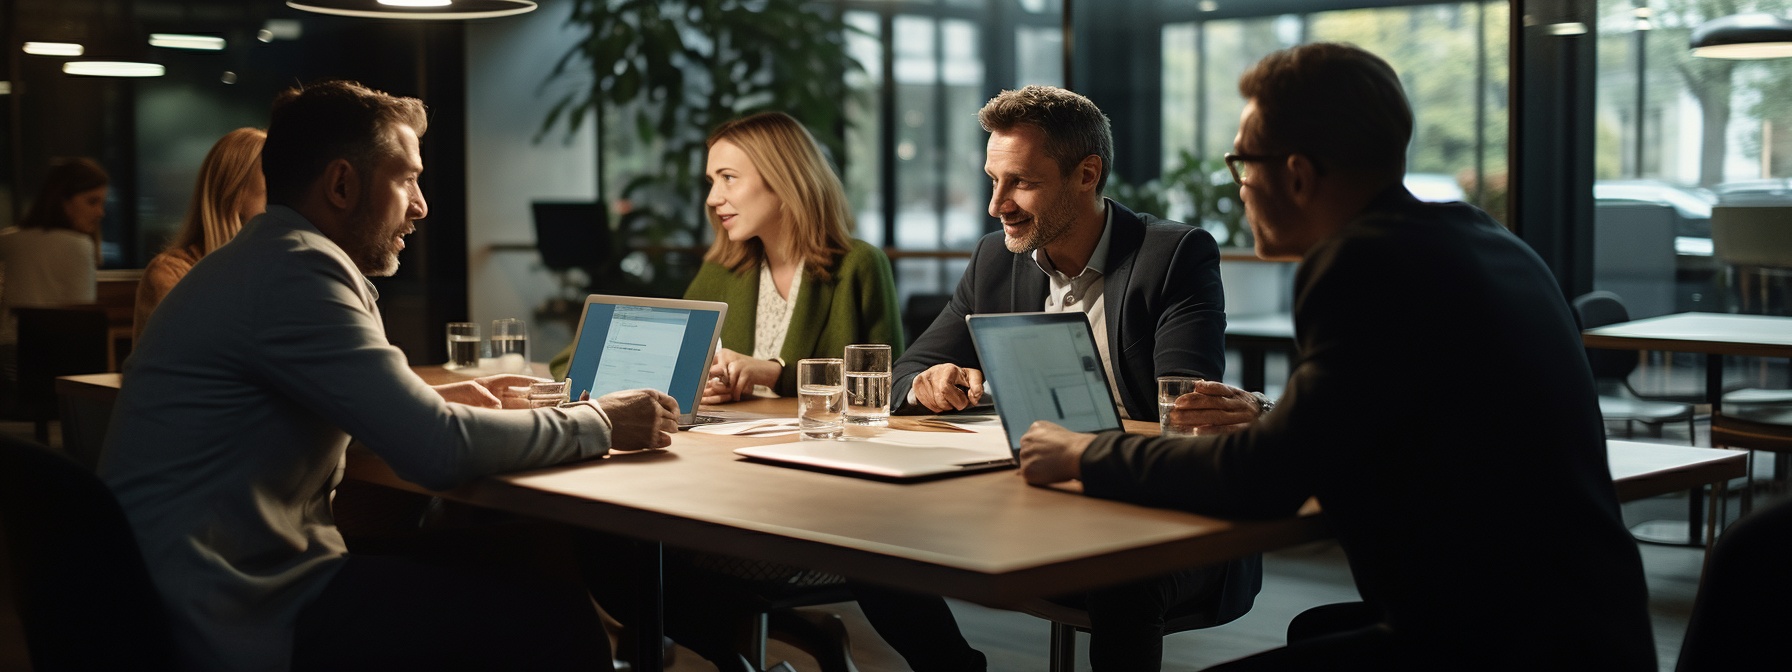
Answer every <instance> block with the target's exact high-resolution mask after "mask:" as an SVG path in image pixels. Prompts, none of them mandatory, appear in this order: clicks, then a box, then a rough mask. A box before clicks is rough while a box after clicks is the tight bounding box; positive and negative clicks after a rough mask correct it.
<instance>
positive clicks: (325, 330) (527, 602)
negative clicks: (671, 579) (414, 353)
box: [100, 81, 677, 670]
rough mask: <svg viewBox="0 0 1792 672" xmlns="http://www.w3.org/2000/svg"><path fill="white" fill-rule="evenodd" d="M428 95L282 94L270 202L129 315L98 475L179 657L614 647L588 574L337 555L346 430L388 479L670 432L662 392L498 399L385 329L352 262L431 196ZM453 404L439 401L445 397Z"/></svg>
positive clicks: (390, 259) (670, 405) (337, 660)
mask: <svg viewBox="0 0 1792 672" xmlns="http://www.w3.org/2000/svg"><path fill="white" fill-rule="evenodd" d="M426 127H427V117H426V116H425V113H424V109H423V105H422V103H421V102H420V101H417V100H416V99H410V98H398V97H394V96H390V95H387V94H384V93H380V92H376V91H372V90H370V89H367V88H365V87H362V86H360V85H358V84H354V83H350V82H340V81H338V82H324V83H320V84H315V85H311V86H308V87H302V88H299V89H294V90H291V91H288V92H286V93H284V94H282V95H281V96H280V98H279V99H277V100H276V101H275V105H274V110H273V118H272V122H271V123H270V124H269V128H268V138H267V144H266V147H265V149H264V150H263V156H262V171H263V174H264V175H265V177H266V178H267V190H268V212H267V213H266V214H263V215H261V216H259V217H257V218H255V219H254V220H252V221H250V222H249V223H248V224H247V225H246V226H244V227H243V230H242V232H241V233H240V234H238V235H237V237H236V238H235V239H234V240H232V241H231V242H230V243H229V244H227V245H225V246H223V247H221V248H219V249H218V250H217V251H216V252H213V253H212V254H210V255H208V256H207V257H206V258H205V259H204V260H202V261H201V262H200V263H199V264H198V265H196V266H195V267H194V268H193V271H192V272H191V273H190V274H188V275H187V276H186V277H185V278H184V279H183V280H182V281H181V282H180V284H178V285H176V286H175V288H174V289H173V291H171V292H170V293H169V294H168V297H167V299H166V300H165V301H164V302H163V303H162V305H161V307H159V308H158V309H157V310H156V313H155V316H154V317H152V318H151V320H150V321H149V324H148V326H147V327H146V328H145V330H144V333H143V337H142V340H141V341H140V342H139V343H138V344H137V349H136V352H135V353H134V354H133V355H132V357H131V359H130V360H129V361H128V362H127V363H126V365H125V371H124V386H123V389H122V390H121V391H120V393H119V398H118V404H117V407H116V410H115V412H114V415H113V419H112V429H111V432H110V436H109V438H108V440H107V443H106V447H105V452H104V454H103V456H102V459H101V464H100V475H101V476H102V478H104V479H105V481H106V483H107V484H108V485H110V486H111V487H112V490H113V492H114V493H116V494H117V496H118V500H119V503H120V504H121V505H122V506H123V508H124V511H125V514H126V516H127V517H128V518H129V519H130V522H131V526H132V528H133V529H134V531H135V533H136V536H137V541H138V544H139V545H140V546H141V547H142V550H143V555H144V560H145V562H146V563H147V564H148V567H149V571H150V575H151V576H152V578H153V579H154V580H155V583H156V587H157V588H158V589H159V590H160V592H161V595H162V598H163V601H164V603H165V604H166V605H167V607H168V611H169V615H170V621H171V626H172V630H173V634H174V637H175V639H176V644H177V646H178V648H179V651H180V654H181V656H182V663H183V667H187V668H194V669H219V670H223V669H231V670H246V669H257V670H262V669H268V670H280V669H288V668H301V669H302V668H309V667H320V668H345V667H353V668H388V669H389V668H392V667H395V666H396V667H407V668H410V667H416V668H432V669H445V668H460V667H468V666H471V667H484V668H495V667H511V668H519V669H520V668H532V669H541V668H564V667H590V668H597V667H605V668H607V666H608V665H609V655H608V643H607V642H606V641H605V640H604V639H603V637H602V635H601V630H600V629H599V628H598V624H597V623H598V621H597V617H596V615H595V613H594V610H593V609H592V607H591V602H590V599H589V597H588V596H586V595H585V594H584V593H583V591H580V590H577V589H576V588H573V589H570V590H568V589H559V588H556V587H554V586H550V585H547V584H545V583H541V584H537V583H529V582H527V581H525V580H521V579H518V578H516V577H478V576H475V575H471V574H465V573H462V572H460V571H456V570H449V569H443V568H439V567H433V566H428V565H424V564H421V563H416V562H413V561H409V560H404V559H397V558H386V557H364V556H360V555H353V554H350V553H348V551H347V548H346V546H345V545H344V542H343V538H342V534H341V533H340V532H339V531H338V530H337V528H336V525H335V520H334V517H333V514H332V512H331V495H332V492H333V490H334V488H335V486H336V484H337V483H338V482H340V481H341V479H342V467H343V455H344V450H345V449H346V448H347V446H348V443H349V438H350V437H351V436H352V437H354V438H355V439H357V440H359V441H360V442H361V443H363V444H365V445H366V446H367V447H368V448H370V449H372V450H373V451H374V452H375V453H377V454H378V455H379V456H380V457H381V458H383V459H384V460H385V461H386V463H387V464H389V465H391V467H392V468H393V470H394V471H396V472H397V473H398V475H399V476H401V477H403V478H405V479H406V480H409V481H412V482H415V483H417V484H420V485H423V486H425V487H429V488H438V489H445V488H450V487H453V486H455V485H457V484H460V483H463V482H466V481H468V480H470V479H473V478H476V477H479V476H483V475H487V474H494V473H500V472H505V471H512V470H517V469H525V468H530V467H541V466H547V465H552V464H556V463H561V462H567V461H572V460H582V459H590V458H595V457H599V456H602V455H604V454H605V453H606V452H608V451H610V450H612V449H616V450H637V449H646V448H659V447H665V446H667V445H669V443H670V441H671V438H670V436H669V434H668V432H672V431H676V422H677V403H676V402H674V401H673V400H672V399H671V398H670V397H667V396H666V395H664V394H661V393H658V392H653V391H647V390H636V391H629V392H621V393H617V394H614V395H610V396H606V397H603V398H600V399H598V400H596V401H595V402H583V403H575V404H570V405H567V406H563V407H559V408H542V409H534V410H498V409H497V406H498V404H497V398H496V396H495V395H494V394H493V391H494V390H495V389H497V388H498V387H500V386H501V385H503V384H505V383H506V382H509V381H506V380H502V379H481V380H476V381H465V382H462V383H457V384H452V385H448V386H443V387H441V388H437V389H432V388H431V387H430V386H429V385H427V384H425V383H424V382H423V381H422V380H421V379H420V378H418V377H417V375H416V374H414V373H413V372H412V371H411V370H410V369H409V368H408V366H407V363H406V361H405V357H404V355H403V353H401V352H400V351H399V350H398V349H397V348H394V347H392V346H391V345H389V344H388V343H387V340H386V334H385V329H384V325H383V324H382V323H381V321H380V314H379V310H378V308H377V307H376V305H375V300H376V299H377V298H378V297H377V293H376V292H375V290H374V287H373V285H372V284H371V283H370V282H368V280H367V277H366V276H383V275H391V274H392V273H393V272H394V271H395V270H397V267H398V253H399V251H400V250H402V249H404V239H403V237H404V236H405V235H407V234H409V233H411V232H412V231H413V230H415V222H416V220H420V219H422V218H423V217H424V216H425V215H426V214H427V212H428V206H427V204H426V203H425V201H424V199H423V194H422V191H421V189H420V188H419V186H418V181H417V178H418V175H419V174H420V173H421V172H422V170H423V163H422V157H421V155H420V154H419V151H418V138H419V137H420V136H421V135H422V134H423V133H424V131H425V130H426ZM451 400H452V401H451Z"/></svg>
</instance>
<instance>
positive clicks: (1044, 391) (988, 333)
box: [975, 314, 1120, 445]
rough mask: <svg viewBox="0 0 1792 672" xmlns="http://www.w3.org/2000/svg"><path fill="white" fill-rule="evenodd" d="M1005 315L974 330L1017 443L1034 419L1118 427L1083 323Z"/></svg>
mask: <svg viewBox="0 0 1792 672" xmlns="http://www.w3.org/2000/svg"><path fill="white" fill-rule="evenodd" d="M1078 315H1080V314H1078ZM1003 317H1013V318H1015V319H1013V320H990V321H987V322H986V323H983V324H979V325H977V328H976V329H977V331H976V332H975V333H976V334H977V338H978V345H979V348H978V355H979V356H980V357H982V358H983V360H984V363H983V366H984V369H983V371H984V375H986V376H989V377H990V382H991V383H992V385H991V386H990V388H991V391H992V392H994V394H995V397H996V406H997V407H998V408H999V409H1000V410H1001V416H1002V424H1003V429H1005V430H1007V432H1008V436H1009V439H1010V440H1011V441H1013V442H1018V441H1019V439H1020V435H1021V434H1024V433H1026V431H1027V427H1028V426H1029V425H1031V424H1032V423H1033V421H1034V420H1047V421H1050V422H1055V423H1057V424H1059V425H1062V426H1064V427H1065V428H1068V429H1071V430H1073V431H1079V432H1093V431H1102V430H1108V429H1114V428H1117V427H1119V426H1120V416H1119V413H1118V412H1117V411H1116V410H1114V402H1113V397H1112V396H1111V395H1110V394H1109V392H1108V387H1107V378H1106V377H1105V375H1104V373H1103V371H1102V369H1101V361H1100V360H1099V359H1097V358H1098V357H1100V354H1099V353H1098V351H1097V350H1096V349H1095V343H1094V342H1093V341H1092V339H1091V337H1090V333H1089V327H1088V325H1087V323H1086V322H1082V321H1058V322H1057V323H1055V324H1044V323H1040V322H1042V321H1047V320H1050V318H1045V317H1042V318H1040V319H1039V320H1031V319H1028V318H1029V317H1030V316H1020V315H1016V316H1003ZM998 344H999V345H998ZM985 346H994V347H985ZM1016 445H1018V443H1016Z"/></svg>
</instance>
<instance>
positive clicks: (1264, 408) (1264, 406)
mask: <svg viewBox="0 0 1792 672" xmlns="http://www.w3.org/2000/svg"><path fill="white" fill-rule="evenodd" d="M1251 398H1253V399H1256V400H1257V417H1263V415H1264V414H1266V413H1268V412H1270V410H1272V409H1274V408H1275V407H1276V400H1274V399H1271V398H1269V395H1266V394H1264V393H1262V392H1252V393H1251Z"/></svg>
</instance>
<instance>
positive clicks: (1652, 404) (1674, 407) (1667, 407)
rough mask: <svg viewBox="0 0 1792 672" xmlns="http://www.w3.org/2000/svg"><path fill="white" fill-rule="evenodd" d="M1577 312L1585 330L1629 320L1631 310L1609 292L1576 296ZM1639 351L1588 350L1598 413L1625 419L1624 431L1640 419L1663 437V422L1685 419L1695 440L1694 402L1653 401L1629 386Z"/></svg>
mask: <svg viewBox="0 0 1792 672" xmlns="http://www.w3.org/2000/svg"><path fill="white" fill-rule="evenodd" d="M1574 313H1575V315H1576V316H1577V317H1578V318H1579V319H1580V326H1581V328H1582V329H1593V328H1597V327H1603V326H1606V325H1610V324H1618V323H1620V322H1629V321H1630V312H1629V311H1628V310H1626V309H1625V307H1624V301H1623V300H1622V299H1620V298H1618V295H1617V294H1614V293H1612V292H1607V291H1596V292H1588V293H1586V294H1583V295H1581V296H1580V297H1577V298H1575V299H1574ZM1637 357H1638V354H1637V353H1634V352H1630V351H1627V350H1605V349H1600V348H1588V349H1587V364H1588V365H1589V366H1591V367H1592V369H1593V380H1594V382H1595V383H1596V384H1597V385H1598V386H1599V414H1600V415H1601V416H1604V417H1605V419H1606V420H1608V421H1614V420H1622V421H1624V428H1625V433H1626V435H1627V436H1628V435H1629V433H1630V431H1629V430H1630V428H1631V423H1634V422H1641V423H1643V425H1644V426H1646V427H1648V428H1649V433H1650V435H1651V436H1656V437H1659V436H1661V428H1662V425H1663V424H1665V423H1669V422H1681V421H1685V422H1686V430H1687V431H1686V436H1687V441H1688V442H1689V443H1690V442H1692V441H1693V437H1694V435H1695V432H1694V431H1693V427H1694V425H1693V409H1694V407H1693V405H1692V404H1687V403H1681V402H1674V401H1653V400H1649V399H1645V398H1643V396H1642V395H1640V394H1638V393H1637V392H1636V390H1635V389H1634V388H1632V387H1631V386H1630V373H1631V372H1632V371H1635V370H1636V367H1637Z"/></svg>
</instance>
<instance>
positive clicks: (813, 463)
mask: <svg viewBox="0 0 1792 672" xmlns="http://www.w3.org/2000/svg"><path fill="white" fill-rule="evenodd" d="M966 323H967V324H968V325H969V326H970V331H971V339H972V341H973V343H974V345H975V346H976V348H977V356H978V359H980V360H981V361H982V367H983V369H982V370H983V376H984V378H985V379H986V380H987V381H989V383H990V385H989V387H990V390H991V392H992V393H993V396H994V397H995V405H996V413H997V415H998V416H1000V421H1001V424H1002V429H1003V431H1002V432H995V431H986V432H975V433H969V434H967V433H945V432H943V433H927V434H922V435H920V436H915V435H904V437H903V438H901V439H899V440H886V439H881V438H874V439H870V440H856V439H847V440H841V441H793V442H790V443H779V444H771V445H765V446H752V447H747V448H737V449H735V451H734V452H735V453H736V454H739V455H743V456H746V457H750V458H753V459H758V460H765V461H769V462H776V463H779V464H787V465H797V466H805V467H813V468H819V469H824V470H829V471H839V472H845V473H849V474H853V475H859V476H870V477H873V478H882V479H890V480H914V479H922V478H933V477H941V476H950V475H956V474H969V473H974V472H979V471H987V470H990V469H1002V468H1007V467H1013V466H1015V465H1016V464H1018V461H1017V458H1018V456H1019V455H1020V437H1021V435H1022V434H1025V433H1026V431H1027V427H1028V426H1029V425H1031V424H1033V421H1034V420H1050V421H1052V422H1056V423H1058V424H1060V425H1063V426H1065V427H1067V428H1070V429H1073V430H1076V431H1081V432H1098V431H1105V430H1110V429H1119V428H1120V427H1121V425H1120V414H1119V412H1118V411H1116V410H1115V407H1114V397H1113V393H1112V392H1111V391H1110V390H1109V389H1108V381H1107V372H1106V370H1105V368H1104V367H1102V365H1101V359H1100V358H1101V354H1100V351H1098V350H1097V349H1096V348H1095V336H1094V333H1093V332H1092V331H1091V330H1090V328H1089V321H1088V318H1086V317H1085V316H1084V314H1083V313H1080V312H1074V313H1008V314H998V315H972V316H970V317H968V318H966ZM974 417H976V416H966V417H965V418H964V419H965V420H970V419H972V418H974Z"/></svg>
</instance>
